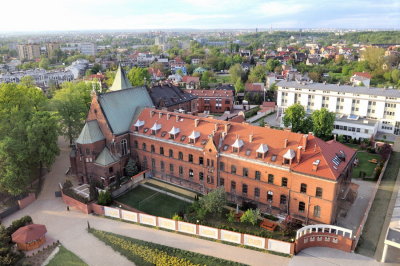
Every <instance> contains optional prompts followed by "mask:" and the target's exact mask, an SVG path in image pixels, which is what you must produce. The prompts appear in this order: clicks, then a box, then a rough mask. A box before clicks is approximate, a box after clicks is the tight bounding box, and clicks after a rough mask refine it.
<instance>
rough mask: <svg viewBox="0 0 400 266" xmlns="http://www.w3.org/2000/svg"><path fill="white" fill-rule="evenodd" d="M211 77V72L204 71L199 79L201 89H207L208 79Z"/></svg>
mask: <svg viewBox="0 0 400 266" xmlns="http://www.w3.org/2000/svg"><path fill="white" fill-rule="evenodd" d="M212 76H213V74H212V72H210V71H204V72H203V74H202V75H201V78H200V82H201V87H203V88H208V84H209V83H210V79H211V77H212Z"/></svg>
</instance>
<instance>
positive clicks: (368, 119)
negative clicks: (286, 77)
mask: <svg viewBox="0 0 400 266" xmlns="http://www.w3.org/2000/svg"><path fill="white" fill-rule="evenodd" d="M277 86H278V95H277V105H278V107H279V109H280V113H282V114H283V113H284V111H285V109H286V108H287V107H289V106H291V105H293V104H295V103H299V104H301V105H302V106H303V107H304V108H305V110H306V111H307V113H312V112H313V111H315V110H319V109H321V108H326V109H328V110H329V111H330V112H334V113H336V114H337V116H336V121H335V129H334V131H333V133H334V134H340V135H345V136H349V137H352V138H371V137H374V136H375V134H376V133H377V132H382V133H385V134H394V135H400V91H399V90H393V89H384V88H373V87H356V86H349V85H339V84H338V85H336V84H324V83H307V82H297V81H281V82H279V83H278V84H277Z"/></svg>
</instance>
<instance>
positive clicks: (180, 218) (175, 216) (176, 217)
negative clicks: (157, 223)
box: [172, 213, 183, 221]
mask: <svg viewBox="0 0 400 266" xmlns="http://www.w3.org/2000/svg"><path fill="white" fill-rule="evenodd" d="M172 220H174V221H183V218H182V217H181V216H179V215H178V214H176V213H175V214H174V216H172Z"/></svg>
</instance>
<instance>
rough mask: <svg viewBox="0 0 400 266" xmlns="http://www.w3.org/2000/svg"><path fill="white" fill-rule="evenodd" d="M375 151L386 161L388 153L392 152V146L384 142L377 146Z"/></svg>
mask: <svg viewBox="0 0 400 266" xmlns="http://www.w3.org/2000/svg"><path fill="white" fill-rule="evenodd" d="M377 152H378V154H379V155H380V156H381V157H382V159H383V160H385V161H386V160H387V159H388V158H389V155H390V153H392V146H390V144H387V143H385V144H383V145H382V146H379V147H378V150H377Z"/></svg>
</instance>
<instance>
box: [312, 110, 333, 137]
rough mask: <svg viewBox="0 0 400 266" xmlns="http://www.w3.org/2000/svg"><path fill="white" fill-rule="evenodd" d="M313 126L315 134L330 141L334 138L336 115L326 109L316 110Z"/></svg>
mask: <svg viewBox="0 0 400 266" xmlns="http://www.w3.org/2000/svg"><path fill="white" fill-rule="evenodd" d="M311 117H312V124H313V132H314V134H315V135H316V136H317V137H319V138H322V139H325V140H327V139H329V138H330V137H331V136H332V131H333V123H334V122H335V114H334V113H332V112H329V111H328V110H327V109H326V108H322V109H321V110H316V111H314V112H313V113H312V115H311Z"/></svg>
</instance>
